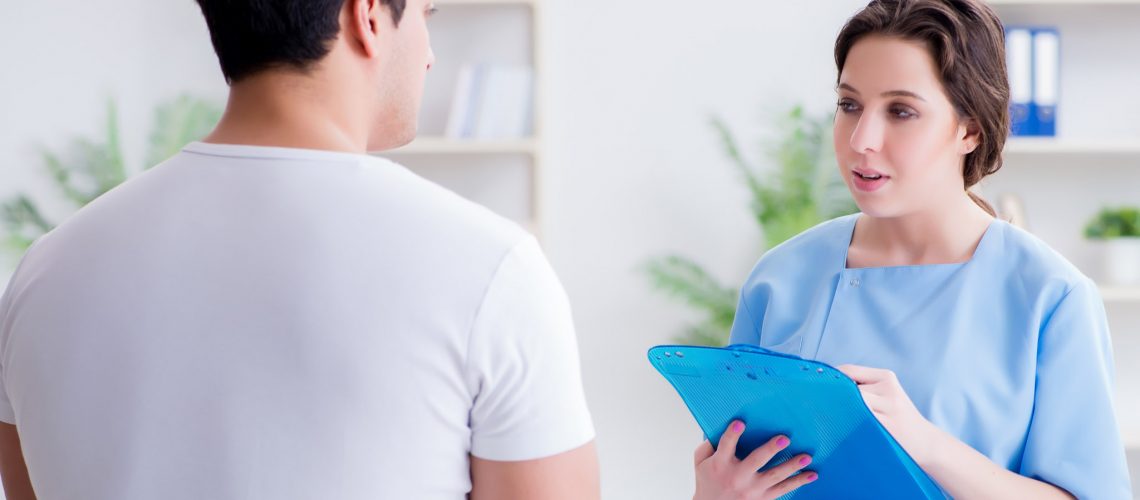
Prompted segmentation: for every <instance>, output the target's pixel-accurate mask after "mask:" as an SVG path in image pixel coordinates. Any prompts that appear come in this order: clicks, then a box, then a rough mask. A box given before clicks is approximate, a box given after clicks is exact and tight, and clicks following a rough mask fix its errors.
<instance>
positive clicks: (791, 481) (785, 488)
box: [767, 471, 819, 498]
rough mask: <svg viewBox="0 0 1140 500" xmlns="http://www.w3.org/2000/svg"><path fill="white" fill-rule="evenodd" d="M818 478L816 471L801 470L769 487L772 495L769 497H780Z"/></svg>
mask: <svg viewBox="0 0 1140 500" xmlns="http://www.w3.org/2000/svg"><path fill="white" fill-rule="evenodd" d="M816 479H819V474H816V473H815V472H809V471H804V472H801V473H799V474H796V475H795V476H792V477H789V478H787V479H785V480H783V481H780V483H779V484H777V485H775V486H773V487H772V488H771V489H769V490H768V493H769V494H770V496H769V497H767V498H780V497H782V496H784V495H787V494H788V493H791V492H792V491H795V490H796V489H797V488H799V487H800V486H803V485H805V484H808V483H810V482H813V481H815V480H816Z"/></svg>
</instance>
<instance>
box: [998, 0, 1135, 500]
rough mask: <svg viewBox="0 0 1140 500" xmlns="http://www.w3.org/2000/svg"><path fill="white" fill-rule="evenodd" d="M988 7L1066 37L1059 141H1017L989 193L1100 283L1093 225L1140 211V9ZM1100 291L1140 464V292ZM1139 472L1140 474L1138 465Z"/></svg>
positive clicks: (1093, 4) (1054, 2)
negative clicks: (1102, 215) (1104, 212)
mask: <svg viewBox="0 0 1140 500" xmlns="http://www.w3.org/2000/svg"><path fill="white" fill-rule="evenodd" d="M988 2H989V3H990V4H991V5H993V6H994V8H995V10H996V11H997V12H998V15H999V16H1000V17H1001V18H1002V20H1003V22H1005V23H1006V24H1007V25H1042V26H1053V27H1056V28H1058V30H1059V31H1060V33H1061V89H1060V90H1061V97H1060V102H1059V104H1058V117H1059V121H1058V135H1057V137H1052V138H1028V137H1010V138H1009V140H1008V141H1007V143H1006V148H1005V164H1006V166H1005V167H1004V168H1003V169H1002V171H1001V172H999V173H998V174H997V175H995V176H994V178H993V184H991V186H990V189H991V190H992V191H991V193H990V194H1002V193H1011V194H1015V195H1017V196H1018V197H1019V198H1021V199H1022V200H1023V201H1024V203H1025V210H1026V213H1027V215H1028V218H1029V223H1030V226H1031V229H1033V231H1034V232H1035V233H1037V234H1038V235H1039V236H1041V237H1043V238H1045V239H1046V241H1048V242H1049V243H1050V245H1053V246H1054V247H1055V248H1057V249H1058V250H1060V251H1061V253H1062V254H1064V255H1065V256H1066V257H1068V258H1069V259H1070V260H1073V262H1074V263H1077V264H1078V266H1081V265H1082V264H1083V265H1084V267H1083V268H1082V269H1085V270H1086V272H1090V273H1092V274H1090V275H1095V273H1096V272H1097V271H1099V269H1098V267H1099V265H1100V254H1099V253H1097V250H1099V249H1097V248H1094V247H1095V246H1094V245H1089V244H1088V243H1087V242H1085V241H1084V240H1083V235H1082V229H1083V227H1084V224H1085V223H1086V222H1087V221H1088V219H1089V218H1091V217H1092V216H1093V214H1095V213H1096V211H1097V210H1099V209H1100V208H1103V207H1104V206H1112V205H1140V127H1137V126H1136V123H1135V122H1134V121H1133V120H1131V118H1129V117H1131V116H1134V115H1135V114H1136V113H1138V112H1140V105H1134V104H1133V103H1132V101H1133V99H1132V97H1131V95H1132V93H1133V92H1134V89H1135V88H1136V87H1137V86H1140V58H1137V57H1134V56H1133V54H1132V51H1131V48H1132V47H1134V46H1137V45H1138V44H1140V34H1138V33H1137V31H1136V29H1135V26H1137V25H1140V0H988ZM1102 274H1103V273H1102ZM1099 288H1100V293H1101V297H1102V299H1103V300H1104V302H1105V305H1106V308H1107V310H1108V314H1109V323H1110V324H1111V328H1112V335H1113V345H1114V350H1115V353H1116V356H1117V359H1116V371H1117V379H1116V399H1117V411H1118V414H1117V419H1118V422H1119V425H1120V430H1121V437H1122V439H1123V441H1124V445H1125V447H1126V448H1129V449H1130V450H1132V453H1133V454H1134V455H1133V457H1134V456H1135V453H1137V452H1138V451H1140V404H1138V401H1140V369H1138V368H1137V366H1136V364H1135V363H1134V362H1133V360H1134V359H1135V356H1136V354H1137V353H1138V352H1140V337H1138V335H1140V314H1138V313H1140V286H1131V287H1122V286H1110V285H1104V284H1102V285H1100V287H1099ZM1133 470H1134V471H1135V470H1140V469H1137V467H1136V465H1135V464H1133ZM1134 474H1135V472H1134ZM1133 481H1134V484H1135V482H1136V481H1137V479H1133ZM1137 493H1140V491H1138V492H1137ZM1138 498H1140V497H1138Z"/></svg>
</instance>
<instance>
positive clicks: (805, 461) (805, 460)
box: [800, 457, 811, 465]
mask: <svg viewBox="0 0 1140 500" xmlns="http://www.w3.org/2000/svg"><path fill="white" fill-rule="evenodd" d="M810 463H811V457H803V458H801V459H800V465H807V464H810Z"/></svg>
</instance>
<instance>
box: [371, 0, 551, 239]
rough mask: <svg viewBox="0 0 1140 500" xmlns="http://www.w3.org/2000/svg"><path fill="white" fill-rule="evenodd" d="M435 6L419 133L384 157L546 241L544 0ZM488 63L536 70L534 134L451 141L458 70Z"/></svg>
mask: <svg viewBox="0 0 1140 500" xmlns="http://www.w3.org/2000/svg"><path fill="white" fill-rule="evenodd" d="M435 5H436V6H437V7H439V9H440V12H439V14H437V16H436V18H434V19H433V20H432V24H431V25H430V29H431V35H432V42H433V47H434V48H435V53H436V66H435V67H433V68H432V70H431V71H430V72H429V73H428V85H427V88H426V91H425V95H424V110H423V112H422V113H421V117H420V118H421V119H420V123H421V127H422V128H421V133H420V136H419V137H417V138H416V140H414V141H413V142H412V143H410V144H408V145H407V146H404V147H402V148H398V149H395V150H392V151H387V152H384V153H382V156H386V157H389V158H391V159H393V160H394V161H397V162H399V163H401V164H403V165H405V166H407V167H408V168H410V169H411V170H413V171H415V172H417V173H419V174H420V175H423V176H424V177H426V178H428V179H430V180H433V181H435V182H437V183H439V184H441V185H443V186H444V187H447V188H449V189H452V190H454V191H455V192H457V193H459V194H460V195H463V196H465V197H467V198H469V199H471V200H472V201H475V202H476V203H481V204H483V205H486V206H488V207H489V208H491V209H492V210H495V211H497V212H499V213H500V214H501V215H504V216H506V217H508V218H511V219H514V220H515V221H516V222H518V223H520V224H522V225H524V226H525V227H527V228H528V229H529V230H530V231H531V232H533V233H534V234H535V235H536V236H538V237H539V238H540V239H541V233H542V225H541V221H542V193H541V186H542V183H543V175H542V174H543V162H542V160H543V158H542V150H543V147H542V146H543V140H542V137H543V135H542V131H543V119H542V118H543V115H542V109H541V103H542V96H543V92H544V83H545V78H544V77H545V75H544V72H543V69H544V65H543V61H542V54H543V49H542V40H543V34H542V22H541V21H542V12H541V10H542V0H435ZM481 62H490V63H509V64H526V65H529V66H530V68H531V69H532V71H533V72H534V89H533V97H532V99H533V101H532V106H531V107H532V115H531V118H532V119H531V123H532V134H531V136H530V137H524V138H518V139H509V140H480V139H452V138H448V137H445V136H444V134H443V125H444V117H445V116H446V115H447V112H448V111H449V110H450V107H451V105H452V102H451V100H452V97H453V90H454V86H455V83H456V81H457V79H458V76H457V73H458V68H459V67H461V66H462V65H463V64H469V63H481ZM523 177H525V179H523ZM507 198H509V199H507Z"/></svg>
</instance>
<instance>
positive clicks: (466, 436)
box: [0, 143, 593, 499]
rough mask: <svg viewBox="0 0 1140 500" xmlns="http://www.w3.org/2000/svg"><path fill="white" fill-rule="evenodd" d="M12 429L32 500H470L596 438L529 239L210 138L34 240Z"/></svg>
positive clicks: (486, 221) (568, 339) (431, 189)
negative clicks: (475, 478)
mask: <svg viewBox="0 0 1140 500" xmlns="http://www.w3.org/2000/svg"><path fill="white" fill-rule="evenodd" d="M0 373H2V377H0V381H2V383H3V389H4V391H3V392H4V393H5V395H6V397H7V403H8V404H0V420H3V421H5V422H9V423H14V424H15V425H16V426H17V428H18V429H19V435H20V439H21V441H22V443H23V448H24V456H25V459H26V461H27V464H28V469H29V474H30V477H31V480H32V483H33V484H34V485H35V487H36V489H37V494H38V495H39V497H40V498H115V499H143V498H147V499H150V498H164V499H178V498H216V499H229V498H242V499H244V498H274V499H288V498H298V499H300V498H346V499H350V498H417V499H421V498H422V499H428V498H462V497H463V496H464V495H465V494H466V493H467V491H469V489H470V487H471V483H470V481H471V479H470V470H469V463H468V454H469V453H470V454H472V455H474V456H477V457H480V458H484V459H488V460H527V459H534V458H540V457H545V456H549V455H553V454H557V453H561V452H564V451H567V450H569V449H572V448H575V447H577V446H580V445H583V444H585V443H587V442H588V441H590V440H591V439H592V438H593V429H592V427H591V425H590V421H589V415H588V413H587V411H586V408H585V403H584V398H583V396H582V390H581V385H580V381H579V376H578V358H577V349H576V346H575V341H574V337H573V330H572V326H571V321H570V317H569V309H568V306H567V304H566V299H565V297H564V295H563V293H562V291H561V288H560V286H559V285H558V283H557V280H556V278H555V277H554V275H553V273H552V272H551V270H550V269H549V266H548V265H547V264H546V262H545V260H544V259H543V257H542V255H541V252H540V251H539V250H538V247H537V244H536V243H535V242H534V240H533V239H532V238H530V237H529V236H527V235H526V234H525V233H524V232H522V231H521V230H519V229H518V228H517V227H515V226H514V225H513V224H510V223H507V222H505V221H503V220H501V219H499V218H498V217H496V216H494V215H491V214H490V213H489V212H487V211H486V210H484V209H481V208H478V207H476V206H474V205H472V204H470V203H468V202H466V201H463V200H461V199H459V198H458V197H456V196H454V195H453V194H451V193H448V192H446V191H444V190H442V189H440V188H438V187H435V186H433V185H431V184H429V183H427V182H425V181H422V180H420V179H419V178H417V177H415V176H414V175H412V174H410V173H409V172H407V171H406V170H405V169H403V168H402V167H399V166H397V165H395V164H393V163H390V162H387V161H384V160H379V159H375V158H369V157H365V156H361V155H354V154H347V153H332V152H324V151H314V150H299V149H284V148H264V147H248V146H224V145H216V144H204V143H196V144H193V145H191V146H189V147H188V148H187V150H186V151H184V152H183V153H181V154H180V155H178V156H176V157H174V158H173V159H171V160H170V161H168V162H166V163H164V164H162V165H160V166H158V167H156V168H155V169H153V170H151V171H149V172H147V173H145V174H143V175H141V176H140V177H138V178H137V179H135V180H133V181H131V182H128V183H127V184H126V185H124V186H121V187H120V188H118V189H116V190H114V191H112V192H111V193H108V194H107V195H106V196H104V197H103V198H100V199H99V200H96V202H94V203H93V204H92V205H90V206H89V207H87V208H86V209H84V210H83V211H81V212H80V213H79V214H77V216H76V217H74V218H73V219H71V220H70V221H69V222H67V223H65V224H64V225H63V226H61V227H60V228H58V229H57V230H56V231H54V232H53V233H51V234H49V235H48V236H46V237H44V238H43V239H42V240H41V241H40V242H38V243H37V244H36V246H35V247H33V249H32V250H31V251H29V254H28V256H27V257H26V258H25V260H24V262H23V263H22V264H21V267H20V269H19V270H18V271H17V273H16V275H15V276H14V277H13V279H12V282H11V284H10V285H9V290H8V293H7V294H6V295H5V298H4V300H3V302H2V303H0Z"/></svg>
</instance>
